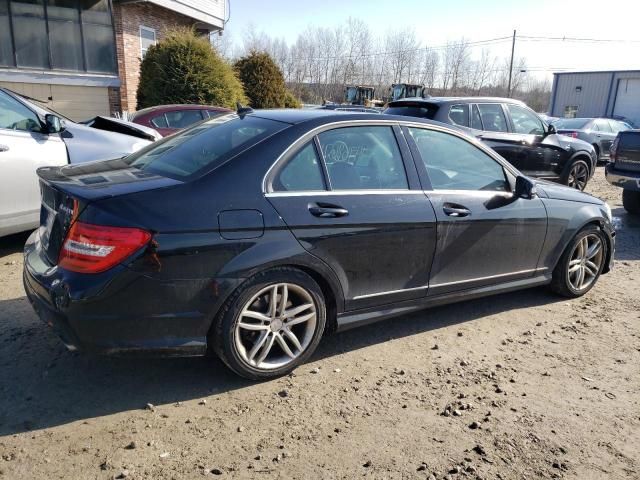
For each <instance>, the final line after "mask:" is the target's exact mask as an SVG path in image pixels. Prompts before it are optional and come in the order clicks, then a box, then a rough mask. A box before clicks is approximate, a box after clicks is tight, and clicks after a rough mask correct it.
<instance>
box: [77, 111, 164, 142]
mask: <svg viewBox="0 0 640 480" xmlns="http://www.w3.org/2000/svg"><path fill="white" fill-rule="evenodd" d="M82 123H83V124H84V125H86V126H88V127H91V128H96V129H98V130H105V131H107V132H116V133H123V134H125V135H131V136H132V137H138V138H143V139H145V140H151V141H154V140H160V139H161V138H162V135H160V133H158V132H157V131H156V130H154V129H153V128H151V127H146V126H144V125H140V124H138V123H134V122H129V121H127V120H121V119H119V118H112V117H103V116H101V115H99V116H97V117H93V118H92V119H91V120H86V121H84V122H82Z"/></svg>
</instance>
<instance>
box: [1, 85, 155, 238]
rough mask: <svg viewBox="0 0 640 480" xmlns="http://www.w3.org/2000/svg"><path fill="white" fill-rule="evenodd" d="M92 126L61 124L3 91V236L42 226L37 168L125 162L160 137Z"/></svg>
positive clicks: (130, 128)
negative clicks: (116, 158) (91, 162)
mask: <svg viewBox="0 0 640 480" xmlns="http://www.w3.org/2000/svg"><path fill="white" fill-rule="evenodd" d="M90 123H91V126H87V125H83V124H80V123H75V122H72V121H71V120H69V119H63V118H62V117H61V116H60V115H59V114H56V113H53V112H52V111H49V110H45V109H44V108H42V107H40V106H38V105H37V104H36V103H35V102H32V101H29V100H27V99H26V98H24V97H22V96H20V95H18V94H15V93H13V92H11V91H9V90H7V89H4V88H0V172H1V174H0V237H2V236H5V235H10V234H12V233H17V232H21V231H25V230H29V229H34V228H36V227H37V226H38V219H39V218H40V190H39V187H38V177H37V175H36V169H38V168H39V167H43V166H48V165H53V166H62V165H67V164H68V163H81V162H86V161H88V160H105V159H111V158H115V157H122V156H123V155H127V154H129V153H132V152H135V151H136V150H138V149H140V148H142V147H144V146H145V145H148V144H149V143H151V140H154V139H155V138H159V135H158V133H157V132H155V131H153V130H151V129H147V128H145V127H142V126H139V125H135V124H130V123H127V122H124V123H123V122H121V121H118V120H115V119H109V118H106V117H96V118H94V119H92V120H91V121H90ZM114 130H115V131H114ZM117 131H120V132H125V131H126V132H127V133H128V134H126V135H125V134H124V133H116V132H117Z"/></svg>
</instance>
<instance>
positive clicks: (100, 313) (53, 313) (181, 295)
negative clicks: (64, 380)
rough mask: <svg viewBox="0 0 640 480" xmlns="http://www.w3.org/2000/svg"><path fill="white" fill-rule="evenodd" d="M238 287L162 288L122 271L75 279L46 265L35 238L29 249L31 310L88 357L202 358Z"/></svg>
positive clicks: (222, 283) (208, 282)
mask: <svg viewBox="0 0 640 480" xmlns="http://www.w3.org/2000/svg"><path fill="white" fill-rule="evenodd" d="M241 281H242V280H238V279H226V278H225V279H219V280H212V279H191V280H179V281H162V280H158V279H154V278H151V277H149V276H146V275H143V274H140V273H137V272H133V271H132V270H130V269H128V268H127V267H125V266H118V267H115V268H113V269H111V270H109V271H107V272H104V273H102V274H96V275H83V274H77V273H73V272H69V271H66V270H63V269H59V268H58V267H56V266H51V265H48V264H47V263H46V261H45V260H43V255H41V252H40V247H39V240H38V233H37V231H36V232H34V233H33V234H32V235H31V236H30V237H29V239H28V240H27V243H26V244H25V250H24V271H23V282H24V288H25V291H26V293H27V297H28V299H29V302H30V303H31V305H32V306H33V308H34V310H35V311H36V313H37V314H38V316H39V317H40V318H41V319H42V320H43V321H44V322H45V323H46V324H47V325H49V326H50V327H51V328H52V329H53V331H54V332H55V333H56V334H57V335H58V336H59V337H60V338H61V339H62V341H63V342H64V344H65V345H66V346H67V348H69V349H70V350H80V351H84V352H90V353H98V354H162V355H170V356H193V355H204V354H205V353H206V351H207V334H208V332H209V328H210V326H211V323H212V321H213V319H214V318H215V314H216V313H217V310H218V309H219V308H220V305H221V304H222V303H223V301H224V299H226V297H227V295H228V294H229V293H230V292H232V291H233V290H234V289H235V287H236V286H237V285H239V284H240V282H241Z"/></svg>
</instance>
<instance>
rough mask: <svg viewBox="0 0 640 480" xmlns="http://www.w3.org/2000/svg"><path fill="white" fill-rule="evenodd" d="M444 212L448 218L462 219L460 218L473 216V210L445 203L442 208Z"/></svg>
mask: <svg viewBox="0 0 640 480" xmlns="http://www.w3.org/2000/svg"><path fill="white" fill-rule="evenodd" d="M442 211H443V212H444V213H445V215H447V216H448V217H456V218H460V217H468V216H469V215H471V210H469V209H468V208H466V207H463V206H462V205H456V204H454V203H445V204H444V205H443V207H442Z"/></svg>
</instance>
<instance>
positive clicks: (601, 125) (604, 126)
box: [593, 118, 612, 133]
mask: <svg viewBox="0 0 640 480" xmlns="http://www.w3.org/2000/svg"><path fill="white" fill-rule="evenodd" d="M593 123H594V124H595V125H597V126H598V130H600V131H601V132H606V133H612V130H611V125H609V121H608V120H603V119H601V118H598V119H597V120H594V122H593Z"/></svg>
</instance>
